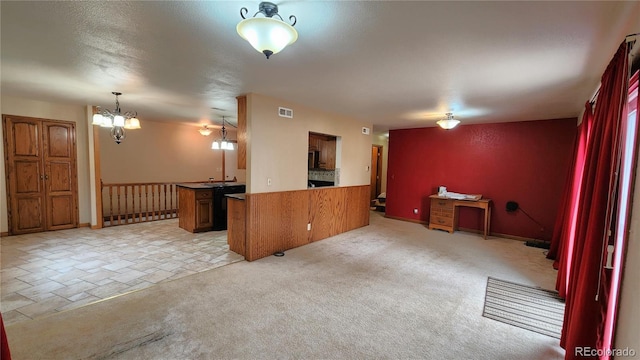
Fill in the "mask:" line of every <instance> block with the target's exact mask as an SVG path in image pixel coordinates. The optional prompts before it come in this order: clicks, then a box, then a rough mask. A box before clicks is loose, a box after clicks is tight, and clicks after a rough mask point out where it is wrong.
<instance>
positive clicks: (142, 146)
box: [99, 118, 245, 183]
mask: <svg viewBox="0 0 640 360" xmlns="http://www.w3.org/2000/svg"><path fill="white" fill-rule="evenodd" d="M140 121H141V125H142V129H139V130H127V131H126V138H125V140H124V141H123V142H122V143H120V144H116V143H115V141H113V139H112V138H111V136H110V133H109V129H104V128H101V129H100V131H99V134H100V135H99V142H100V171H101V176H102V181H103V182H104V183H128V182H163V181H166V182H179V181H199V180H207V179H208V178H210V177H213V178H214V179H215V180H217V181H221V180H222V150H211V142H212V141H213V140H215V139H218V138H219V137H220V136H219V131H218V129H215V130H214V132H213V133H212V134H211V135H209V136H202V135H200V133H199V132H198V129H199V127H198V126H195V125H190V124H184V123H173V122H158V121H150V120H144V118H142V119H141V120H140ZM227 137H228V138H230V139H235V131H229V132H228V135H227ZM225 164H226V166H225V177H226V178H227V180H230V179H233V177H234V176H236V177H237V178H238V181H244V180H245V171H244V170H238V168H237V151H226V152H225Z"/></svg>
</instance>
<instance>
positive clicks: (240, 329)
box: [7, 213, 564, 359]
mask: <svg viewBox="0 0 640 360" xmlns="http://www.w3.org/2000/svg"><path fill="white" fill-rule="evenodd" d="M488 276H494V277H499V278H501V279H505V280H510V281H515V282H518V283H523V284H531V285H537V286H541V287H543V288H552V287H553V284H554V279H555V272H554V270H553V269H552V268H551V262H550V261H548V260H547V259H545V257H544V255H543V251H542V250H541V249H538V248H531V247H526V246H525V245H524V244H523V243H522V242H519V241H514V240H506V239H499V238H490V239H488V240H483V239H482V237H481V236H478V235H476V234H468V233H455V234H448V233H445V232H440V231H437V230H428V229H426V228H425V227H424V226H423V225H419V224H413V223H408V222H401V221H397V220H391V219H386V218H382V217H381V216H380V214H378V213H372V218H371V225H370V226H368V227H365V228H362V229H358V230H354V231H351V232H349V233H345V234H342V235H339V236H336V237H333V238H330V239H326V240H323V241H320V242H316V243H314V244H311V245H307V246H304V247H301V248H297V249H293V250H289V251H287V252H286V255H285V256H284V257H273V256H271V257H268V258H264V259H262V260H259V261H255V262H252V263H248V262H239V263H235V264H231V265H227V266H224V267H222V268H218V269H215V270H211V271H207V272H204V273H199V274H195V275H191V276H187V277H185V278H182V279H178V280H175V281H171V282H167V283H163V284H159V285H156V286H154V287H151V288H148V289H144V290H140V291H137V292H134V293H131V294H128V295H125V296H120V297H117V298H114V299H110V300H106V301H103V302H101V303H97V304H93V305H89V306H86V307H83V308H79V309H74V310H71V311H68V312H63V313H58V314H55V315H52V316H48V317H44V318H39V319H36V320H29V321H25V322H22V323H17V324H14V325H11V326H9V327H7V334H8V336H9V344H10V346H11V350H12V353H13V355H14V357H15V359H232V358H233V359H274V358H297V359H320V358H331V359H334V358H341V359H363V358H367V359H369V358H376V359H378V358H391V359H398V358H403V359H408V358H420V359H471V358H483V359H561V358H563V356H564V351H563V350H562V349H561V348H560V347H559V346H558V340H557V339H553V338H550V337H548V336H544V335H541V334H537V333H533V332H531V331H528V330H524V329H520V328H517V327H514V326H510V325H507V324H504V323H501V322H498V321H495V320H491V319H487V318H484V317H482V310H483V303H484V295H485V285H486V283H487V277H488Z"/></svg>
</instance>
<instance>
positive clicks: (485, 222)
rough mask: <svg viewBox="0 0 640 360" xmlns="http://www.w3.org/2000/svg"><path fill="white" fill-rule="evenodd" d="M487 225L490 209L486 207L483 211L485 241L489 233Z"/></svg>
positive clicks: (489, 222)
mask: <svg viewBox="0 0 640 360" xmlns="http://www.w3.org/2000/svg"><path fill="white" fill-rule="evenodd" d="M489 224H491V207H489V206H487V208H486V209H484V239H485V240H487V235H488V234H490V233H491V230H490V229H489Z"/></svg>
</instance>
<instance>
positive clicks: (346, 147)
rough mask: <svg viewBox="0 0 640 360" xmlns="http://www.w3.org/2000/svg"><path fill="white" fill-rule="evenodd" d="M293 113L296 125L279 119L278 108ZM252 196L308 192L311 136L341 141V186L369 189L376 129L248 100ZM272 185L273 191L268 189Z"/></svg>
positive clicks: (280, 102)
mask: <svg viewBox="0 0 640 360" xmlns="http://www.w3.org/2000/svg"><path fill="white" fill-rule="evenodd" d="M279 106H282V107H286V108H289V109H292V110H293V119H289V118H284V117H280V116H278V107H279ZM247 125H248V126H247V128H248V131H247V132H248V134H247V137H248V144H249V146H248V148H247V169H248V170H247V192H248V193H262V192H275V191H287V190H302V189H306V188H307V175H308V174H307V171H308V168H307V165H308V164H307V155H308V149H309V132H317V133H322V134H329V135H335V136H337V137H338V138H339V140H338V143H339V144H341V145H338V151H337V154H336V167H339V168H340V183H339V185H340V186H353V185H368V184H369V182H370V173H369V171H368V169H367V167H368V166H369V165H370V164H371V142H372V137H371V135H363V134H362V127H363V126H366V127H369V128H371V124H369V123H364V122H360V121H356V120H354V119H350V118H346V117H343V116H339V115H334V114H329V113H325V112H322V111H320V110H316V109H312V108H308V107H305V106H301V105H297V104H293V103H290V102H287V101H284V100H279V99H275V98H271V97H267V96H264V95H259V94H249V95H247ZM268 179H271V185H268Z"/></svg>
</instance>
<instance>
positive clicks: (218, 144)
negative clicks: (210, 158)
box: [211, 116, 233, 150]
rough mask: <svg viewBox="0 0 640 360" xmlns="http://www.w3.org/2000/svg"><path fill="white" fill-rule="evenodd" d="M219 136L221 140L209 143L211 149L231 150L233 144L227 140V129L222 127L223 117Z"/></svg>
mask: <svg viewBox="0 0 640 360" xmlns="http://www.w3.org/2000/svg"><path fill="white" fill-rule="evenodd" d="M220 135H221V136H222V139H219V140H215V141H214V142H213V143H211V149H213V150H220V149H222V150H233V143H231V141H230V140H227V129H225V127H224V116H223V117H222V129H220Z"/></svg>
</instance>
